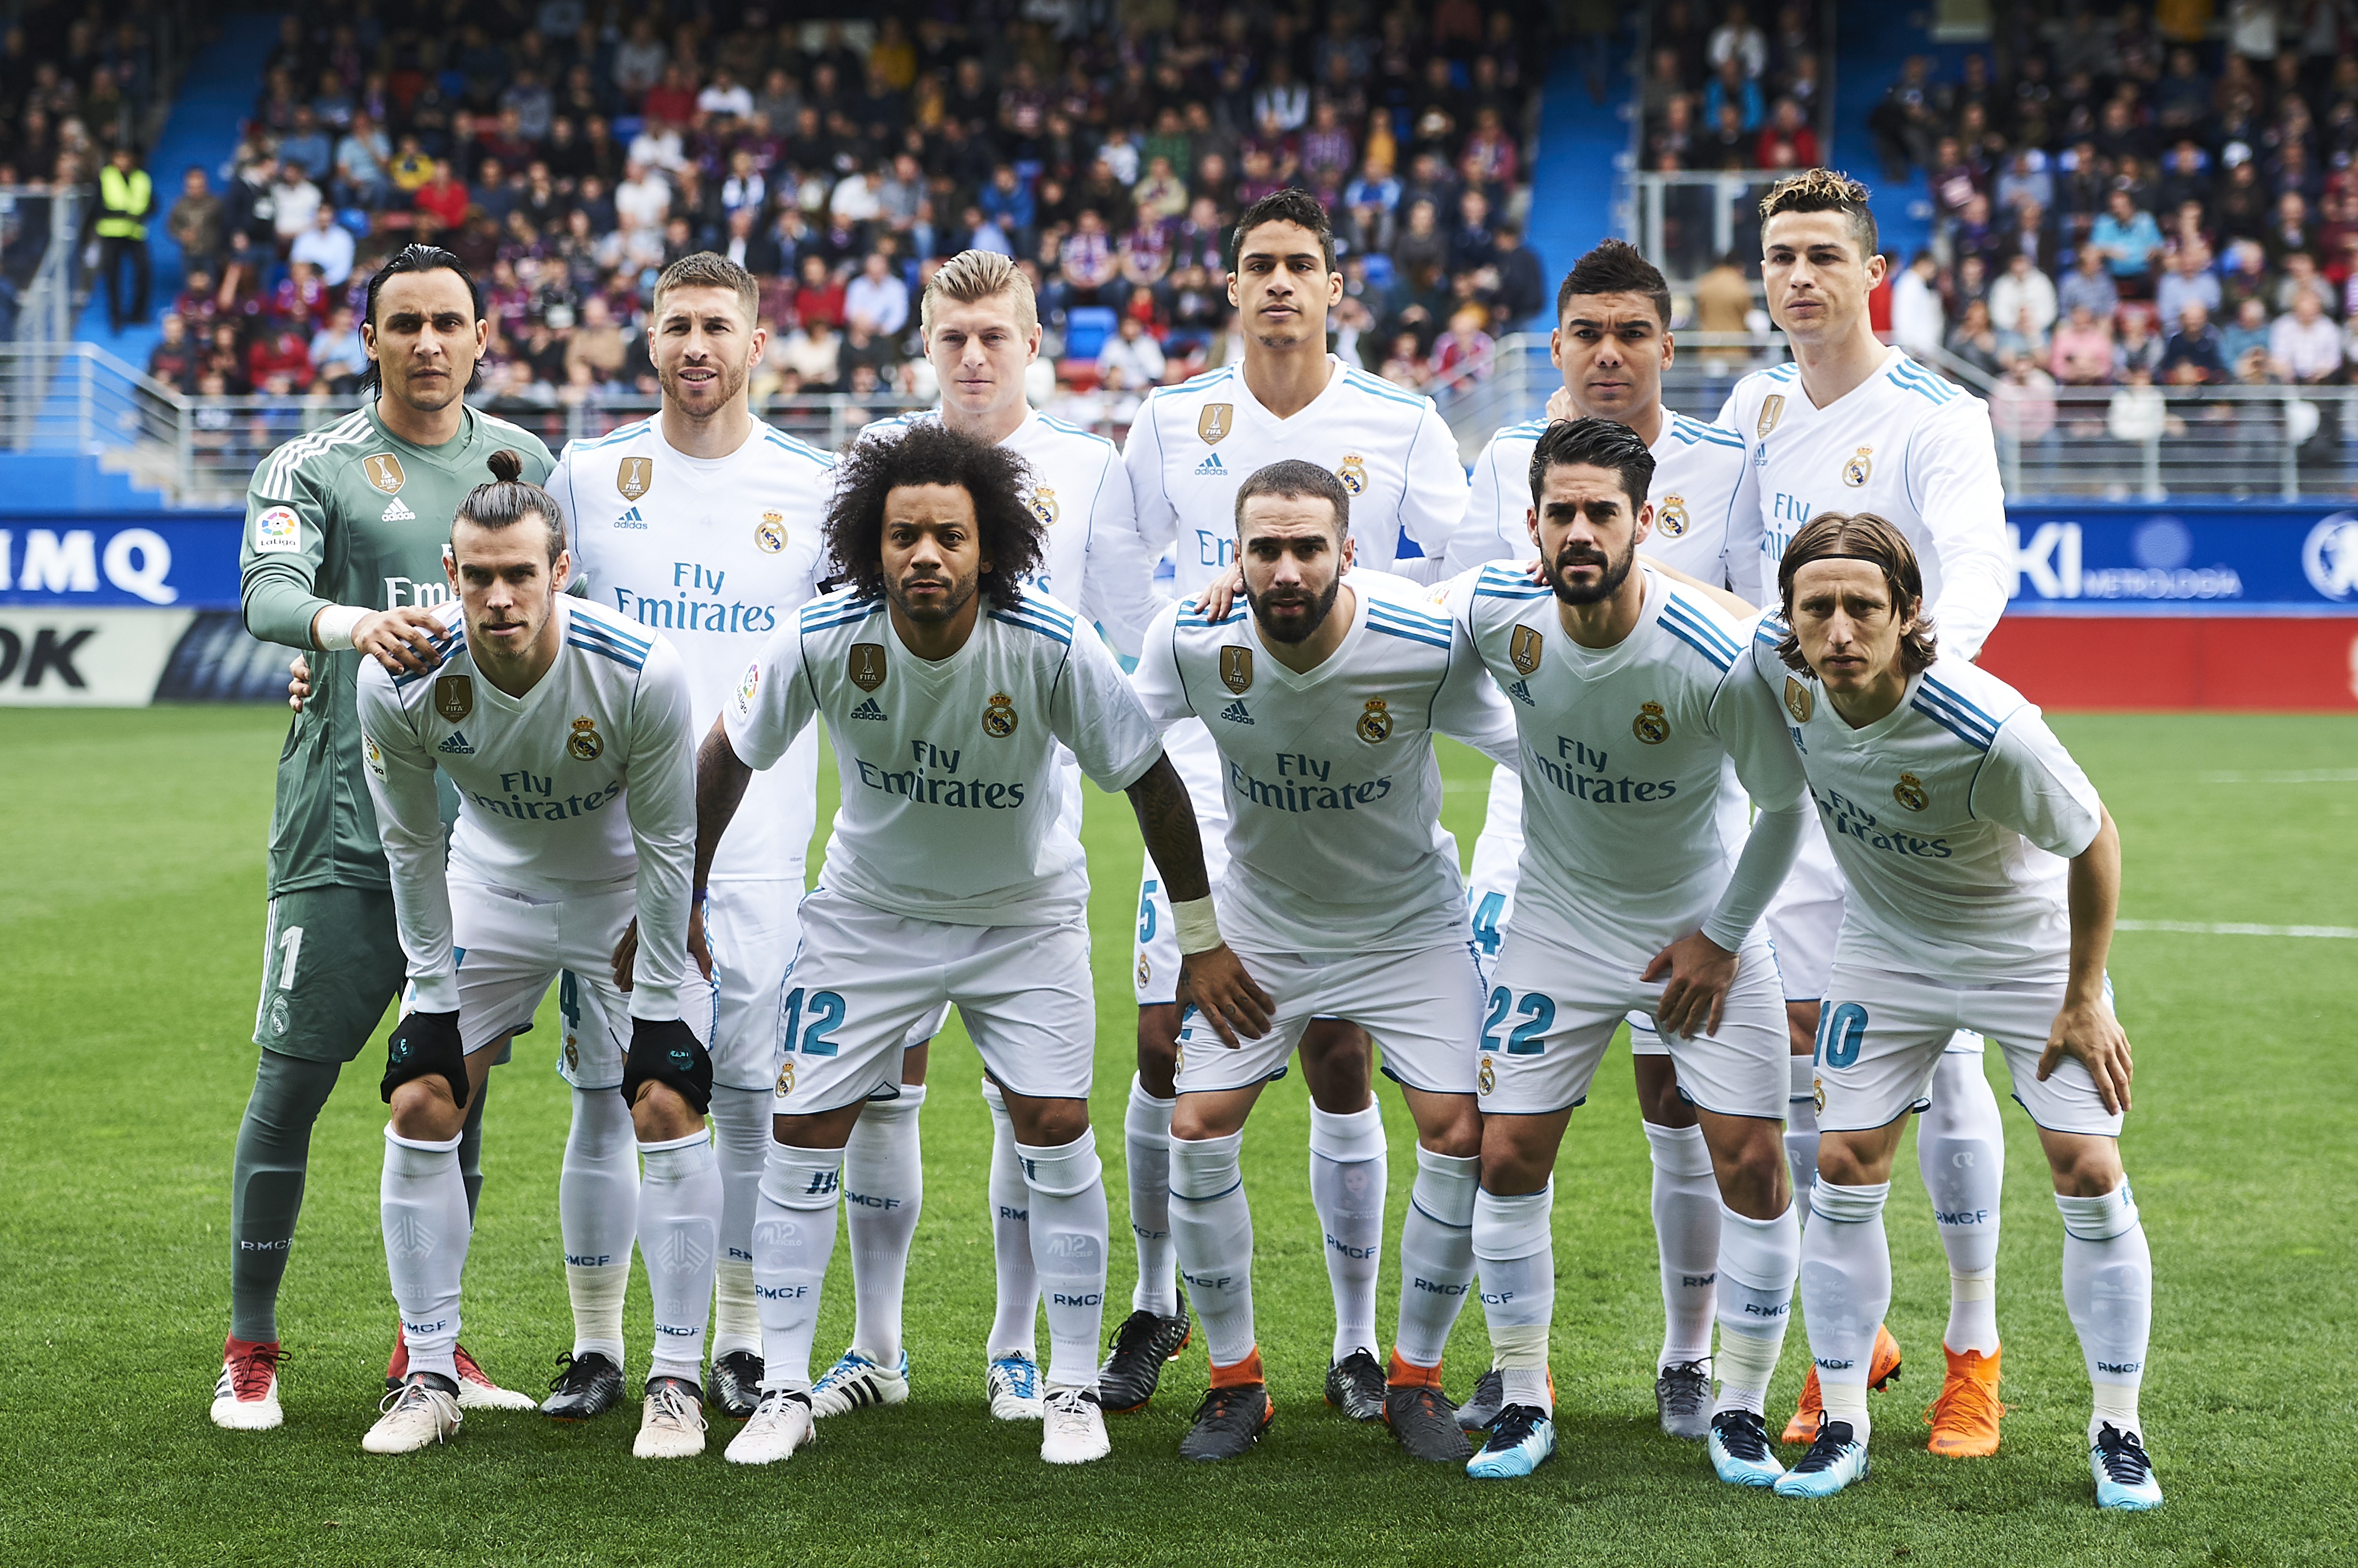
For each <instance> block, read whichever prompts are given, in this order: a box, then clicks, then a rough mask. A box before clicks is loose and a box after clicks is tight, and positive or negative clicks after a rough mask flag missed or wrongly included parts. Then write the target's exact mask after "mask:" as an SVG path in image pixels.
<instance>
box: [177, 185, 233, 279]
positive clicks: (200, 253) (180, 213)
mask: <svg viewBox="0 0 2358 1568" xmlns="http://www.w3.org/2000/svg"><path fill="white" fill-rule="evenodd" d="M224 215H225V214H224V211H223V208H222V199H221V198H220V197H218V196H216V195H214V194H213V189H212V185H211V182H210V181H208V180H207V179H206V178H205V171H204V170H203V169H202V168H199V167H198V166H196V165H194V164H191V165H189V168H188V171H187V172H186V173H184V174H183V175H181V177H180V198H179V200H177V201H175V202H173V203H172V210H171V211H169V212H168V213H166V214H165V217H164V232H166V233H168V234H169V235H171V236H172V243H174V244H176V245H178V246H179V247H180V265H181V269H182V270H183V271H184V272H186V271H189V270H192V269H194V268H197V267H204V268H207V269H208V270H210V269H211V266H212V265H213V263H214V261H215V260H216V259H217V258H218V257H219V256H220V255H221V251H222V220H223V218H224Z"/></svg>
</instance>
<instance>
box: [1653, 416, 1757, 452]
mask: <svg viewBox="0 0 2358 1568" xmlns="http://www.w3.org/2000/svg"><path fill="white" fill-rule="evenodd" d="M1673 420H1674V422H1673V424H1672V425H1671V428H1672V429H1674V430H1676V431H1677V432H1678V433H1679V437H1680V438H1681V439H1682V440H1683V441H1685V442H1686V443H1687V444H1688V445H1689V446H1693V444H1694V443H1695V442H1697V441H1708V442H1710V443H1711V444H1712V445H1713V446H1714V447H1734V448H1736V449H1737V450H1739V451H1741V450H1742V449H1743V448H1744V438H1743V437H1741V436H1739V435H1737V434H1736V432H1735V431H1733V430H1729V429H1724V428H1722V427H1720V426H1717V425H1706V424H1704V422H1703V421H1702V420H1700V419H1690V418H1688V417H1687V416H1685V415H1683V414H1680V415H1675V416H1673Z"/></svg>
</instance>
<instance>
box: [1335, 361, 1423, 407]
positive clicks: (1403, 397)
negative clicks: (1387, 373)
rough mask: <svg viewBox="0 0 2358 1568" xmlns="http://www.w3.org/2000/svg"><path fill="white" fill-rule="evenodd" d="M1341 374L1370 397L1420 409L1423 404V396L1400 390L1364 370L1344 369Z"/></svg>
mask: <svg viewBox="0 0 2358 1568" xmlns="http://www.w3.org/2000/svg"><path fill="white" fill-rule="evenodd" d="M1343 375H1344V378H1345V379H1346V380H1347V381H1348V382H1350V384H1352V385H1354V386H1356V387H1357V388H1358V389H1359V390H1360V391H1361V392H1364V393H1366V394H1367V395H1368V396H1370V397H1379V398H1381V399H1383V400H1384V401H1385V402H1387V403H1401V404H1406V405H1407V406H1409V407H1411V408H1418V409H1421V408H1422V407H1423V406H1424V402H1425V400H1424V399H1423V398H1422V397H1418V396H1416V395H1413V394H1412V393H1406V392H1402V391H1401V389H1400V388H1399V387H1397V386H1394V385H1393V384H1391V383H1390V382H1389V381H1385V380H1382V379H1380V378H1379V377H1377V376H1372V375H1369V374H1368V373H1367V372H1365V371H1359V370H1348V369H1347V370H1345V371H1344V373H1343Z"/></svg>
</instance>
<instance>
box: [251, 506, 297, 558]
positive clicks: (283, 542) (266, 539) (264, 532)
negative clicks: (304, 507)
mask: <svg viewBox="0 0 2358 1568" xmlns="http://www.w3.org/2000/svg"><path fill="white" fill-rule="evenodd" d="M302 547H303V527H302V524H301V522H300V521H299V520H298V519H297V517H296V515H295V509H294V508H293V507H291V506H274V507H272V508H271V509H270V510H269V511H267V512H265V513H264V514H262V515H261V516H259V517H256V518H255V519H254V553H255V554H256V555H263V554H267V553H268V552H270V551H272V550H299V549H301V548H302Z"/></svg>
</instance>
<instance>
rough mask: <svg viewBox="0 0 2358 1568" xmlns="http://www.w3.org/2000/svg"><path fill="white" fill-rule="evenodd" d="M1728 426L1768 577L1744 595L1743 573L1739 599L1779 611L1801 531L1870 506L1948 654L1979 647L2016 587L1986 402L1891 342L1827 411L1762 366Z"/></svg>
mask: <svg viewBox="0 0 2358 1568" xmlns="http://www.w3.org/2000/svg"><path fill="white" fill-rule="evenodd" d="M1718 422H1719V423H1720V424H1721V425H1722V426H1724V427H1726V428H1728V429H1730V430H1733V431H1734V432H1736V438H1738V439H1739V440H1741V441H1743V442H1744V444H1745V448H1746V456H1747V464H1746V467H1745V471H1744V486H1745V489H1744V493H1743V494H1742V495H1741V496H1739V497H1738V499H1737V506H1738V507H1739V508H1740V509H1742V510H1746V511H1748V512H1750V513H1753V514H1757V515H1758V518H1759V528H1758V537H1759V540H1760V557H1759V561H1758V567H1757V568H1756V570H1757V574H1758V575H1757V576H1756V577H1755V579H1753V586H1751V587H1750V588H1748V589H1747V586H1746V581H1745V579H1743V578H1741V577H1739V578H1738V579H1736V592H1738V593H1740V594H1743V595H1744V597H1745V598H1747V599H1749V600H1752V602H1753V603H1755V604H1758V605H1761V606H1764V607H1767V608H1770V609H1774V608H1775V607H1776V605H1777V603H1778V593H1777V566H1778V563H1779V562H1780V561H1782V560H1783V559H1784V558H1785V546H1787V545H1788V544H1790V542H1791V541H1792V537H1793V535H1795V534H1796V533H1798V532H1799V531H1800V530H1801V524H1804V523H1807V522H1808V521H1809V520H1810V519H1811V518H1812V517H1813V516H1815V515H1816V514H1819V513H1821V512H1872V513H1874V514H1876V515H1877V516H1879V517H1882V518H1884V519H1885V520H1886V521H1887V522H1889V523H1892V524H1896V525H1897V526H1898V529H1899V531H1900V533H1901V534H1902V535H1905V536H1906V538H1907V540H1908V543H1909V546H1911V547H1913V548H1914V550H1915V552H1916V559H1917V564H1918V567H1919V568H1920V570H1921V571H1922V572H1923V574H1924V606H1925V609H1926V611H1928V612H1929V613H1930V614H1931V616H1932V619H1933V621H1934V622H1935V625H1936V626H1937V628H1938V630H1939V632H1940V635H1941V646H1942V649H1943V650H1944V651H1945V652H1947V653H1948V654H1951V655H1952V656H1953V657H1955V658H1957V659H1960V660H1963V659H1970V658H1973V657H1974V655H1976V654H1979V653H1980V652H1981V647H1982V643H1983V642H1984V641H1985V639H1986V638H1987V637H1988V636H1989V634H1990V628H1992V627H1994V626H1996V624H1997V622H1998V617H1999V616H2000V615H2002V614H2004V613H2005V611H2006V596H2007V595H2008V594H2009V593H2011V592H2012V591H2013V586H2014V557H2013V553H2012V552H2011V551H2010V550H2009V549H2008V548H2007V547H2006V487H2005V485H2004V484H2003V483H2002V482H2001V481H2000V480H1999V478H1998V471H1997V444H1996V439H1995V438H1993V437H1992V435H1991V434H1990V419H1989V406H1988V405H1987V404H1985V403H1984V402H1983V401H1982V400H1981V399H1980V398H1978V397H1975V396H1974V395H1973V394H1972V393H1970V392H1967V391H1966V390H1964V388H1963V387H1961V386H1958V385H1956V384H1953V383H1952V382H1949V381H1947V380H1945V379H1943V378H1942V376H1940V375H1938V374H1936V373H1933V372H1931V371H1929V370H1927V369H1925V368H1924V367H1923V366H1922V365H1920V364H1918V363H1917V362H1915V361H1914V360H1912V359H1910V358H1909V357H1908V355H1907V354H1906V353H1904V352H1903V351H1900V350H1898V349H1896V348H1895V349H1892V350H1890V351H1888V352H1887V353H1886V355H1885V356H1884V362H1883V368H1882V369H1881V370H1878V371H1877V372H1876V373H1874V374H1873V375H1871V376H1869V377H1867V378H1866V381H1864V382H1862V383H1860V384H1858V385H1857V386H1855V387H1854V388H1852V389H1851V390H1850V391H1849V392H1848V393H1845V394H1844V395H1843V396H1841V397H1838V398H1836V399H1835V400H1834V401H1833V403H1831V404H1829V405H1827V406H1825V407H1823V408H1820V407H1818V406H1816V405H1815V404H1813V403H1812V402H1811V401H1810V395H1809V394H1808V393H1807V392H1805V391H1803V390H1802V388H1801V367H1800V366H1799V365H1797V364H1794V363H1792V362H1790V361H1788V362H1786V363H1784V364H1780V365H1777V366H1774V367H1772V368H1771V369H1768V370H1762V371H1754V372H1753V373H1751V374H1750V375H1747V376H1746V377H1745V378H1744V379H1743V380H1741V381H1739V382H1737V383H1736V390H1735V391H1734V392H1732V393H1730V394H1729V395H1728V399H1727V405H1726V406H1725V407H1723V408H1722V409H1721V410H1720V411H1719V421H1718Z"/></svg>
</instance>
